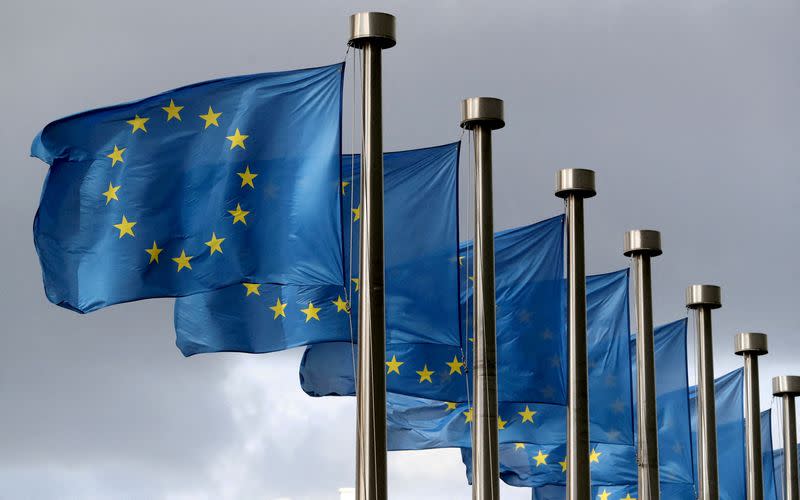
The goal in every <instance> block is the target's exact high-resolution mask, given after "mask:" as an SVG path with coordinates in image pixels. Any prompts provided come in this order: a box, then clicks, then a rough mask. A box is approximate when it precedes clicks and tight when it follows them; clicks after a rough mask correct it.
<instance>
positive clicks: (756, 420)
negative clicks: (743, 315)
mask: <svg viewBox="0 0 800 500" xmlns="http://www.w3.org/2000/svg"><path fill="white" fill-rule="evenodd" d="M734 349H735V351H736V354H738V355H740V356H742V357H744V411H745V414H744V417H745V425H746V428H745V431H746V438H745V439H746V441H747V500H763V499H764V485H763V475H762V470H761V412H760V411H759V405H760V402H759V401H760V396H759V391H758V357H759V356H761V355H763V354H767V336H766V335H764V334H763V333H752V332H748V333H740V334H738V335H736V338H735V339H734Z"/></svg>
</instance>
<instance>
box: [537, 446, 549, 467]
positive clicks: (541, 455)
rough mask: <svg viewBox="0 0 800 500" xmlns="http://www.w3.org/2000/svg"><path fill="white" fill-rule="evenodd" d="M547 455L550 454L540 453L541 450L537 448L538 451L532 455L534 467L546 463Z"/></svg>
mask: <svg viewBox="0 0 800 500" xmlns="http://www.w3.org/2000/svg"><path fill="white" fill-rule="evenodd" d="M549 456H550V455H545V454H544V453H542V450H539V453H538V454H536V456H534V457H533V459H534V460H536V467H539V466H540V465H547V457H549Z"/></svg>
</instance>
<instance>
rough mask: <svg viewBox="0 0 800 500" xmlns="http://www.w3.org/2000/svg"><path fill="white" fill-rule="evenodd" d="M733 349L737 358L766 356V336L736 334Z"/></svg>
mask: <svg viewBox="0 0 800 500" xmlns="http://www.w3.org/2000/svg"><path fill="white" fill-rule="evenodd" d="M734 349H735V352H736V354H738V355H739V356H743V355H745V354H753V355H756V356H761V355H762V354H767V353H768V352H769V351H768V350H767V335H766V334H764V333H755V332H743V333H737V334H736V337H735V338H734Z"/></svg>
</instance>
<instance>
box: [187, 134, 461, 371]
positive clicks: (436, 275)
mask: <svg viewBox="0 0 800 500" xmlns="http://www.w3.org/2000/svg"><path fill="white" fill-rule="evenodd" d="M458 153H459V143H452V144H446V145H443V146H437V147H431V148H425V149H417V150H411V151H401V152H394V153H386V154H385V155H384V189H385V194H384V207H385V208H384V212H385V217H384V219H385V221H384V241H385V248H386V253H385V265H386V312H387V313H386V327H387V340H388V342H389V343H391V342H425V341H427V340H429V339H431V338H435V339H437V340H438V341H439V342H441V344H442V345H443V346H447V345H449V346H451V347H452V349H455V350H456V351H458V346H459V330H458V269H457V258H456V257H457V252H458V219H457V217H458V216H457V213H458V211H457V209H458V207H457V203H456V193H457V186H458V180H457V173H458ZM342 172H343V177H342V183H341V185H339V186H336V188H335V191H336V192H338V193H339V194H338V195H337V196H340V197H341V204H340V203H339V201H338V200H337V203H336V204H335V206H334V208H332V209H334V210H337V211H339V210H341V218H342V220H343V224H342V234H343V247H344V249H343V252H342V254H343V256H344V258H343V261H342V262H343V264H342V262H340V264H339V265H340V266H341V265H343V267H344V280H343V281H342V282H340V283H339V284H337V285H316V286H312V285H305V286H299V285H276V284H269V283H251V282H245V283H237V284H236V285H232V286H229V287H227V288H223V289H221V290H217V291H214V292H208V293H201V294H195V295H191V296H188V297H182V298H179V299H177V300H176V302H175V331H176V335H177V345H178V347H179V348H180V350H181V352H182V353H183V354H184V355H186V356H190V355H192V354H197V353H207V352H220V351H236V352H249V353H263V352H272V351H279V350H283V349H287V348H290V347H296V346H300V345H310V344H314V343H318V342H333V341H348V342H349V341H350V340H351V338H352V337H351V335H352V336H353V337H354V336H356V333H357V332H356V331H355V330H356V321H357V310H358V301H357V300H356V299H357V296H358V293H359V278H358V275H357V272H358V258H359V225H360V223H361V212H360V210H361V208H360V201H359V194H360V193H359V189H358V186H359V183H360V179H361V178H360V157H359V156H358V155H344V156H343V157H342ZM351 269H352V271H351ZM351 297H353V300H351ZM351 329H352V330H351ZM348 345H351V344H349V343H348ZM347 356H348V359H352V358H351V356H352V352H351V351H350V350H348V353H347ZM348 366H349V367H351V368H352V363H351V361H348Z"/></svg>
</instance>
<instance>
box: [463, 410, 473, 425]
mask: <svg viewBox="0 0 800 500" xmlns="http://www.w3.org/2000/svg"><path fill="white" fill-rule="evenodd" d="M464 419H465V420H464V423H465V424H468V423H470V422H472V408H470V409H469V410H467V411H465V412H464Z"/></svg>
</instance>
